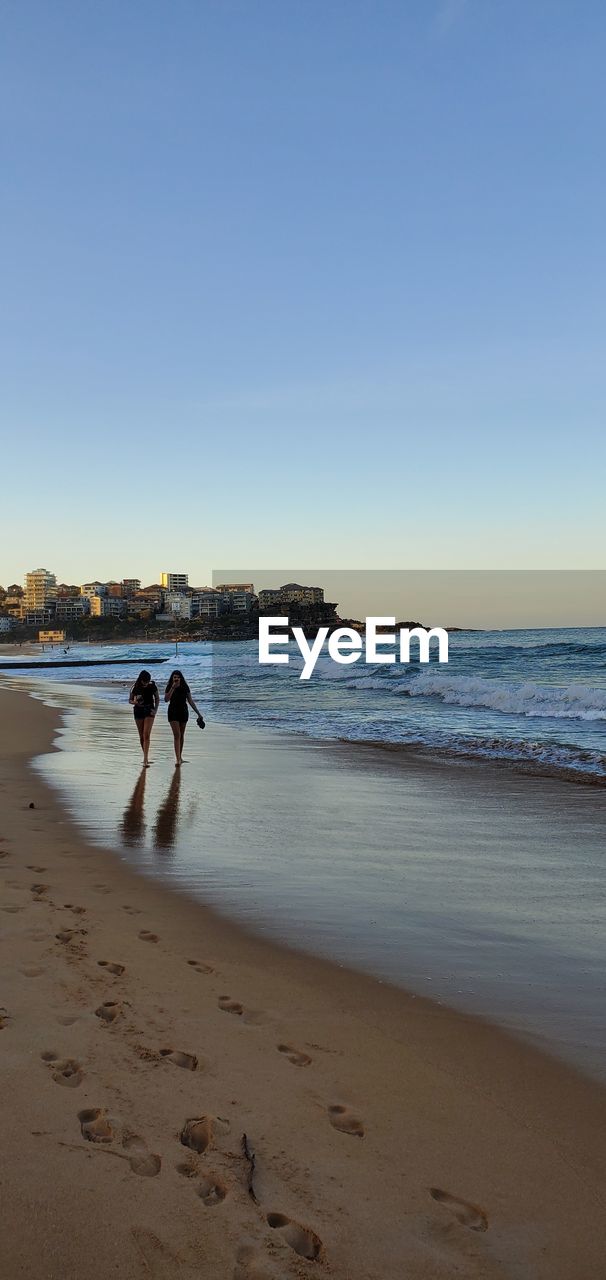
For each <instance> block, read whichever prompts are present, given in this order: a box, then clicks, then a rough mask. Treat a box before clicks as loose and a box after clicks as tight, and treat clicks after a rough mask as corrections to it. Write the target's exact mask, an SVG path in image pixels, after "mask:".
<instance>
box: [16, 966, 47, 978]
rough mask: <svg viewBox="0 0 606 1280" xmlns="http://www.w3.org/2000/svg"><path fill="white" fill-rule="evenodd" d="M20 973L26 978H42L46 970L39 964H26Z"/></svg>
mask: <svg viewBox="0 0 606 1280" xmlns="http://www.w3.org/2000/svg"><path fill="white" fill-rule="evenodd" d="M19 972H20V973H22V974H23V977H24V978H40V977H41V976H42V974H43V973H44V969H41V968H40V967H39V965H37V964H24V965H23V966H22V967H21V969H20V970H19Z"/></svg>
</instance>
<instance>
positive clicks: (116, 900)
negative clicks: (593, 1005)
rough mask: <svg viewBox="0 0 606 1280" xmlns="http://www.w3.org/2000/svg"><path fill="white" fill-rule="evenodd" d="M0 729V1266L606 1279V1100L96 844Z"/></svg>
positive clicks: (27, 721) (232, 1274)
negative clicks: (146, 875)
mask: <svg viewBox="0 0 606 1280" xmlns="http://www.w3.org/2000/svg"><path fill="white" fill-rule="evenodd" d="M0 714H1V716H2V736H1V745H0V789H1V795H2V818H1V821H0V885H1V899H2V912H1V913H0V920H1V925H0V947H1V959H0V963H1V971H2V975H3V977H2V990H1V994H0V1004H1V1005H3V1006H4V1007H5V1009H6V1013H5V1014H3V1015H2V1022H3V1025H2V1029H1V1030H0V1047H1V1053H0V1063H1V1066H2V1092H1V1099H2V1100H1V1102H0V1106H1V1107H2V1110H3V1116H2V1134H3V1161H2V1203H3V1209H4V1213H5V1225H4V1230H3V1243H2V1262H1V1263H0V1274H3V1275H6V1276H7V1277H9V1276H10V1277H11V1280H12V1277H17V1276H27V1277H32V1276H36V1277H42V1278H46V1277H48V1278H49V1280H50V1278H51V1277H53V1278H54V1277H58V1276H61V1277H63V1280H82V1278H83V1277H84V1276H86V1277H87V1280H107V1277H108V1276H112V1275H115V1276H118V1277H121V1278H122V1277H124V1280H130V1277H147V1276H153V1277H159V1280H179V1278H180V1277H181V1276H182V1277H183V1278H184V1280H187V1278H189V1277H192V1278H193V1277H208V1280H211V1278H212V1280H287V1278H289V1277H296V1276H299V1277H300V1276H305V1275H312V1274H314V1273H315V1274H318V1275H322V1274H324V1275H326V1276H328V1275H330V1276H331V1277H334V1278H336V1280H378V1278H379V1277H381V1280H383V1278H385V1280H392V1278H393V1280H396V1278H397V1280H403V1277H406V1280H446V1277H452V1276H453V1275H457V1276H462V1277H468V1278H469V1280H484V1278H485V1277H486V1278H487V1280H493V1278H494V1280H496V1278H497V1277H499V1278H500V1277H511V1280H519V1278H520V1277H528V1280H531V1278H532V1280H584V1277H585V1276H587V1277H588V1278H589V1277H590V1276H591V1277H592V1278H593V1277H595V1276H599V1275H600V1274H602V1273H603V1246H602V1237H603V1233H604V1229H605V1227H606V1212H605V1206H604V1191H605V1186H604V1180H605V1166H606V1159H605V1157H604V1153H603V1141H602V1135H603V1133H604V1125H605V1120H606V1091H604V1090H603V1089H602V1088H601V1087H600V1086H599V1085H598V1084H594V1083H593V1082H591V1081H589V1080H586V1079H584V1078H583V1077H581V1076H580V1075H578V1074H576V1073H575V1071H574V1070H572V1069H570V1068H568V1067H566V1066H564V1065H561V1064H559V1063H557V1062H555V1061H552V1060H551V1059H549V1058H548V1057H546V1056H544V1055H543V1054H541V1053H540V1052H538V1051H536V1050H534V1049H532V1048H530V1047H527V1046H526V1045H523V1044H521V1043H519V1042H517V1041H516V1040H514V1039H512V1038H509V1037H508V1036H507V1035H505V1034H504V1033H501V1032H500V1031H498V1030H496V1029H495V1028H493V1027H492V1026H490V1025H488V1024H486V1023H484V1022H482V1021H481V1020H479V1019H474V1018H469V1017H466V1016H465V1015H461V1014H456V1013H453V1012H451V1011H449V1010H447V1009H444V1008H442V1007H438V1006H436V1005H433V1004H432V1003H431V1002H429V1001H425V1000H423V999H421V998H419V997H417V998H415V997H413V996H409V995H407V994H406V993H405V992H402V991H400V990H398V989H396V988H392V987H390V986H388V985H387V984H381V983H378V982H376V981H374V980H373V979H371V978H367V977H363V976H360V975H358V974H355V973H350V972H348V971H347V970H344V969H340V968H338V967H336V966H333V965H331V964H329V963H326V962H324V961H321V960H315V959H313V958H310V957H307V956H301V955H299V954H297V953H295V952H291V951H289V950H288V949H286V948H278V947H276V946H274V945H272V944H271V943H268V942H265V941H263V940H260V939H257V938H254V937H252V936H250V935H249V934H247V933H246V932H245V931H244V930H242V929H240V928H238V927H236V926H234V925H232V924H230V923H228V922H227V921H225V920H224V919H222V918H220V917H218V916H217V915H215V914H213V913H212V912H211V911H209V910H207V909H205V908H204V907H203V906H201V905H200V904H197V903H193V902H190V901H188V900H187V898H185V897H182V896H180V895H178V894H176V893H173V892H171V891H170V890H169V889H168V888H166V887H165V886H162V885H160V884H158V883H155V882H151V881H148V880H145V879H143V878H142V877H139V876H137V875H136V874H135V873H134V872H133V871H131V870H130V869H129V868H128V867H127V866H125V865H124V864H123V863H121V862H120V861H119V859H118V858H117V857H116V856H115V855H113V854H111V853H108V852H104V851H103V850H100V849H98V848H93V847H92V846H89V845H87V844H86V842H85V841H84V840H83V838H82V836H81V834H80V833H79V832H78V831H77V830H76V829H75V828H74V826H73V824H72V823H71V821H70V819H69V817H68V815H67V813H66V811H65V810H64V809H63V808H62V807H61V805H60V804H59V802H58V801H57V799H56V797H55V795H54V794H53V793H51V791H50V790H49V789H48V788H47V786H46V785H45V783H44V782H43V780H42V779H41V778H40V776H39V775H38V774H36V773H34V771H33V770H32V769H31V767H30V764H29V761H30V759H31V757H32V756H33V755H35V754H38V753H40V752H42V751H46V750H49V749H50V745H51V742H52V738H53V734H54V731H55V728H56V726H57V724H58V719H59V718H58V715H57V713H56V712H55V711H53V710H51V709H49V708H47V707H45V706H43V705H41V704H40V703H39V702H34V701H33V700H31V699H30V698H28V697H27V696H26V695H25V694H24V693H17V692H8V691H6V690H4V689H2V690H0ZM30 804H33V805H34V807H33V808H30V807H29V806H30ZM327 853H329V851H327ZM192 1068H193V1069H192ZM243 1134H246V1135H247V1149H248V1152H249V1155H250V1154H251V1153H254V1157H255V1160H254V1169H253V1167H252V1162H251V1160H250V1158H248V1157H247V1155H246V1154H245V1153H244V1151H243V1145H242V1136H243ZM251 1180H252V1188H251ZM251 1189H252V1192H253V1193H254V1194H252V1195H251Z"/></svg>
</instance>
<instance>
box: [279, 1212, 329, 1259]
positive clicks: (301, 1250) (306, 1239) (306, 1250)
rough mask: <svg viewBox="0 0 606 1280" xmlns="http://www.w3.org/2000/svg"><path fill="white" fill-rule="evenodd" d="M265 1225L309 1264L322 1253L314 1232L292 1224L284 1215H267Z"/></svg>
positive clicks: (320, 1242)
mask: <svg viewBox="0 0 606 1280" xmlns="http://www.w3.org/2000/svg"><path fill="white" fill-rule="evenodd" d="M267 1225H268V1226H270V1227H271V1228H272V1230H273V1231H279V1232H280V1235H281V1236H282V1237H283V1239H284V1240H285V1241H286V1243H287V1244H289V1245H290V1247H291V1249H294V1251H295V1253H298V1254H299V1256H300V1257H301V1258H307V1259H308V1261H309V1262H314V1261H315V1259H316V1258H319V1256H320V1253H321V1252H322V1241H321V1240H320V1237H319V1236H317V1235H316V1233H315V1231H310V1229H309V1227H302V1226H301V1225H300V1224H299V1223H298V1222H293V1220H292V1218H287V1217H286V1214H284V1213H268V1215H267Z"/></svg>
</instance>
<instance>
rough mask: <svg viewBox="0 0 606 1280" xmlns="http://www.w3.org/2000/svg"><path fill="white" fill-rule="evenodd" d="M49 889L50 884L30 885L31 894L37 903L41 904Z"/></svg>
mask: <svg viewBox="0 0 606 1280" xmlns="http://www.w3.org/2000/svg"><path fill="white" fill-rule="evenodd" d="M49 889H50V885H48V884H30V892H31V893H32V894H33V896H34V901H35V902H39V901H40V899H41V898H43V897H44V895H45V893H48V891H49Z"/></svg>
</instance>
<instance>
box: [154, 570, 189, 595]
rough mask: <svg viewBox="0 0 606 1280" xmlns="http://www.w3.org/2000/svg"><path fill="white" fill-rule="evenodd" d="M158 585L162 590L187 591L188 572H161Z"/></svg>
mask: <svg viewBox="0 0 606 1280" xmlns="http://www.w3.org/2000/svg"><path fill="white" fill-rule="evenodd" d="M160 586H161V587H162V590H163V591H187V588H188V587H189V574H187V573H162V574H160Z"/></svg>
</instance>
